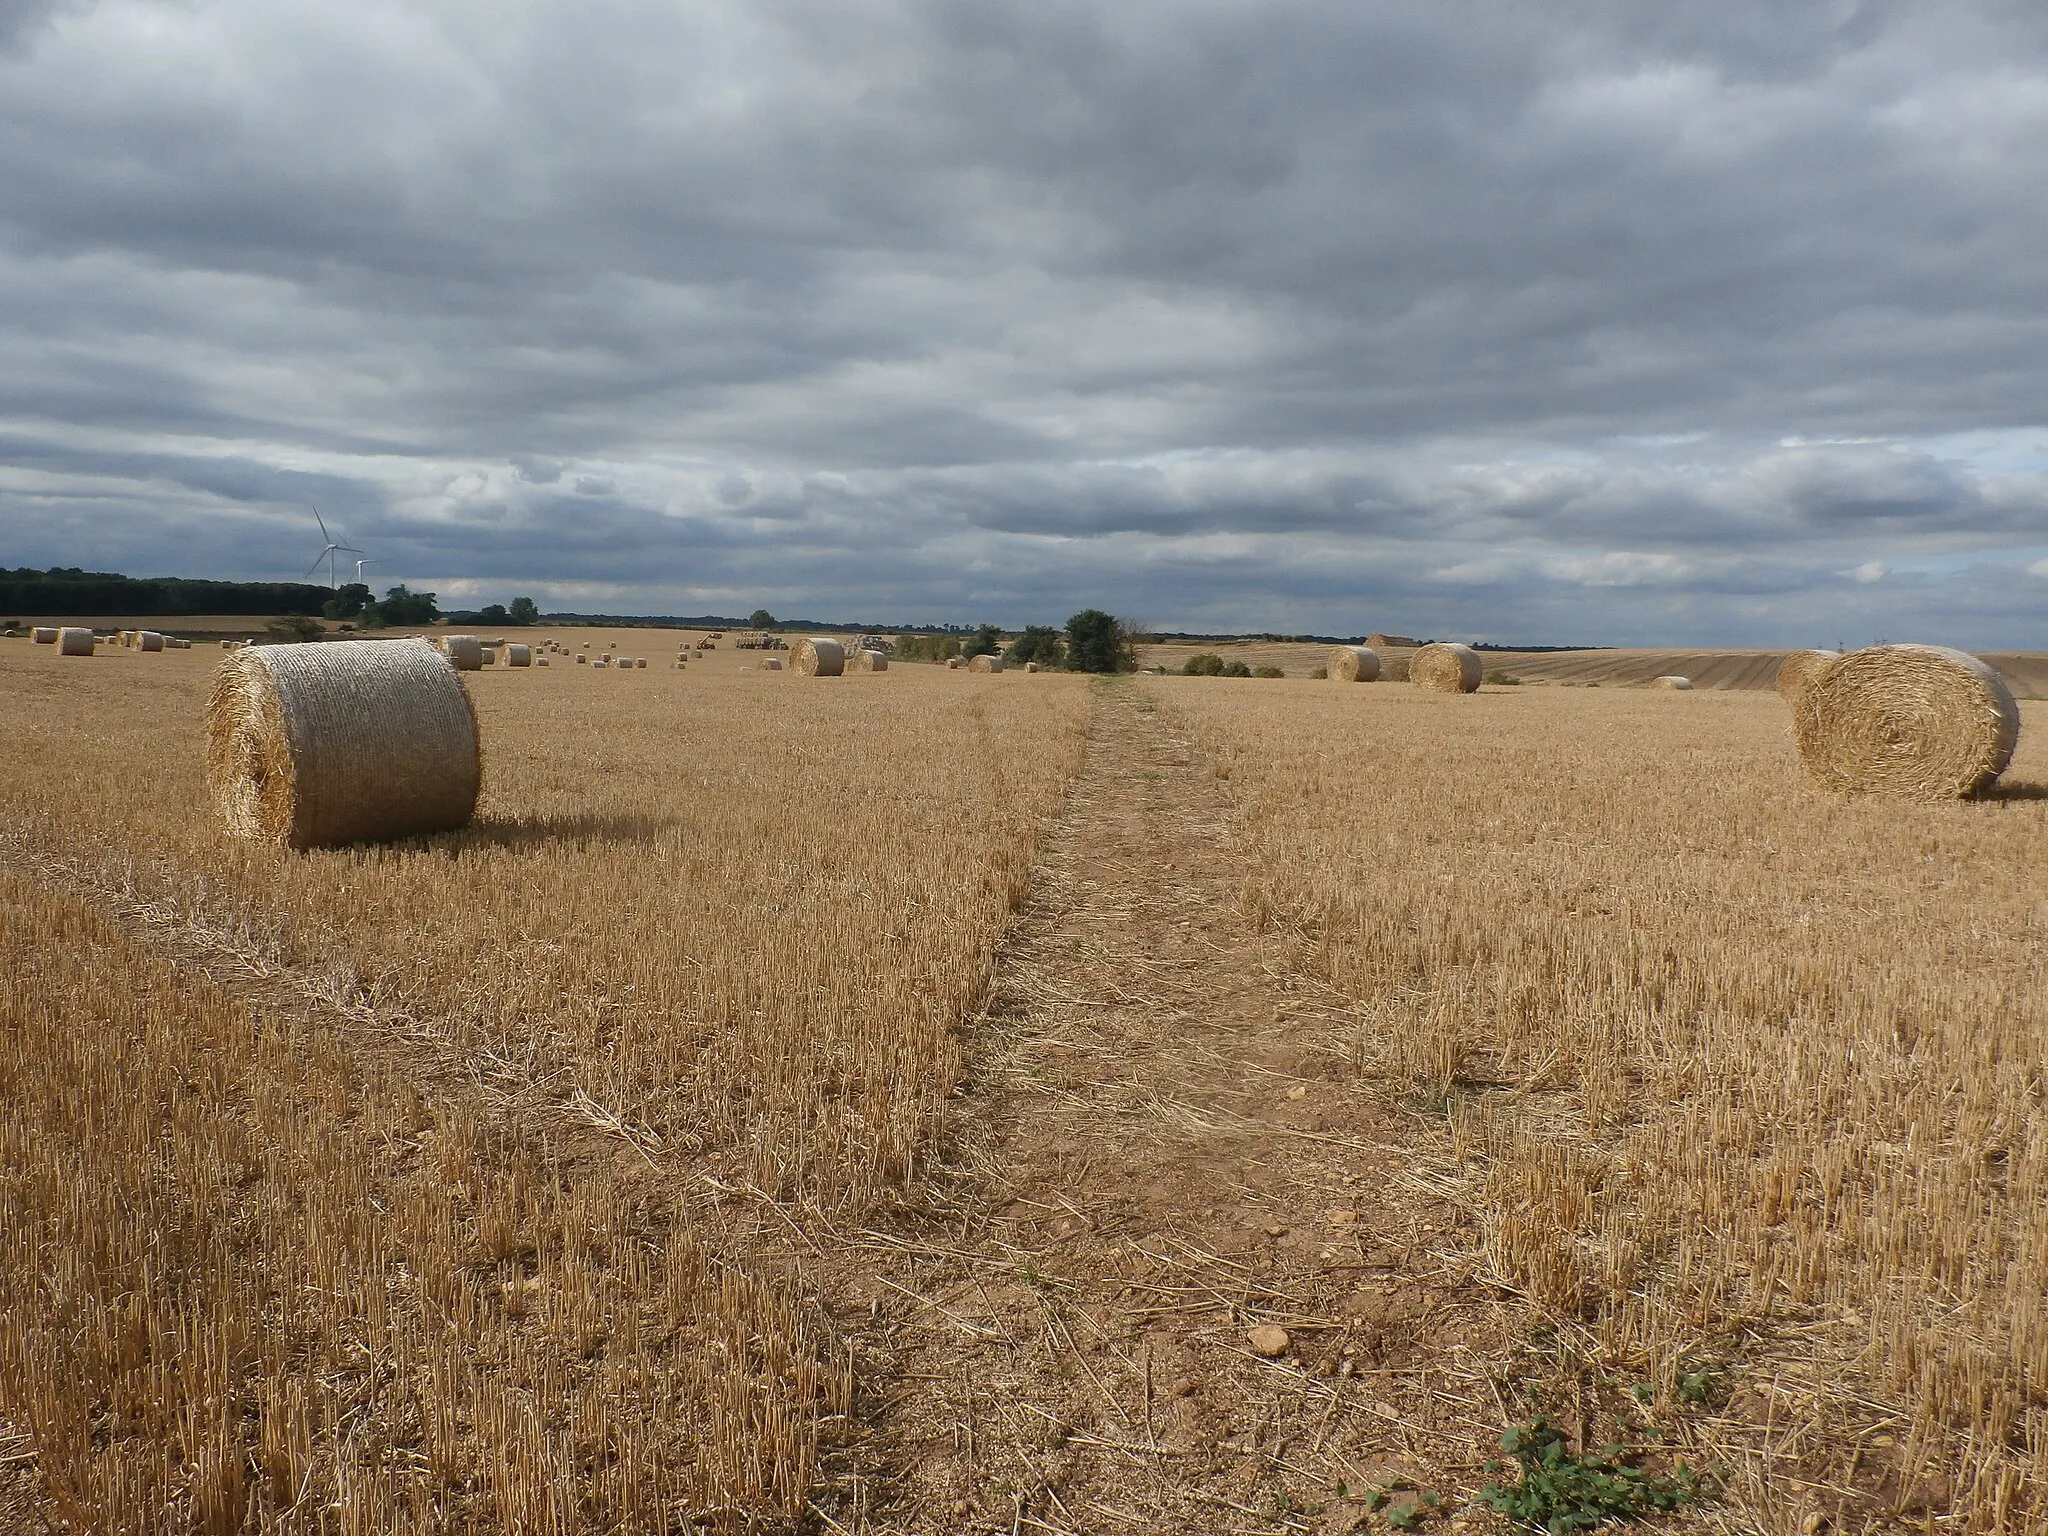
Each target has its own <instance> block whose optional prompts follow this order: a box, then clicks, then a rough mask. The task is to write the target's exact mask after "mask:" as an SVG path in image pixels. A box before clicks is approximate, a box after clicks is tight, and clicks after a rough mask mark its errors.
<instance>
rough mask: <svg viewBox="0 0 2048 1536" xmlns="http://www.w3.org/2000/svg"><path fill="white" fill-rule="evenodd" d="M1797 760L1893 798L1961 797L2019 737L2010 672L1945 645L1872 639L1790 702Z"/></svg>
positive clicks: (1846, 789) (2005, 757)
mask: <svg viewBox="0 0 2048 1536" xmlns="http://www.w3.org/2000/svg"><path fill="white" fill-rule="evenodd" d="M1792 735H1793V739H1794V740H1795V741H1797V742H1798V744H1799V757H1800V761H1802V762H1803V763H1805V764H1806V769H1807V772H1809V773H1811V774H1812V775H1813V776H1814V778H1815V779H1817V780H1818V781H1819V782H1820V783H1821V784H1822V785H1824V786H1825V787H1827V788H1828V789H1832V790H1837V791H1840V792H1842V793H1845V794H1868V795H1881V796H1884V797H1886V798H1888V799H1893V800H1921V801H1936V800H1961V799H1965V798H1967V797H1968V796H1970V795H1974V794H1976V793H1977V792H1978V791H1979V790H1982V789H1984V788H1986V787H1988V786H1989V785H1990V784H1991V782H1992V781H1993V780H1994V779H1996V778H1997V777H1998V776H1999V775H2000V774H2001V773H2003V772H2004V771H2005V765H2006V764H2007V763H2009V762H2011V761H2012V753H2013V748H2014V747H2016V746H2018V745H2019V739H2020V707H2019V704H2018V702H2017V701H2016V700H2015V699H2014V698H2013V696H2012V689H2010V688H2008V687H2007V686H2006V683H2005V679H2004V678H2002V677H2000V676H1999V675H1998V674H1997V673H1996V672H1994V671H1992V670H1991V668H1990V667H1988V666H1986V665H1985V664H1984V663H1983V662H1981V661H1979V660H1978V659H1977V658H1976V657H1974V656H1970V655H1966V654H1965V653H1964V652H1962V651H1952V650H1950V649H1948V648H1947V647H1946V646H1940V645H1874V646H1871V647H1870V648H1869V649H1867V650H1861V651H1851V652H1850V653H1849V654H1848V655H1846V656H1840V657H1837V658H1836V659H1835V660H1834V661H1832V662H1830V663H1829V664H1828V666H1827V668H1826V669H1825V670H1824V671H1823V672H1822V673H1821V674H1820V676H1818V677H1816V678H1814V679H1812V680H1811V681H1810V682H1809V683H1808V684H1807V685H1806V687H1805V690H1804V691H1803V692H1802V693H1800V695H1799V696H1798V698H1797V699H1796V700H1795V701H1794V702H1793V705H1792Z"/></svg>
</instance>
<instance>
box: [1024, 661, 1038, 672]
mask: <svg viewBox="0 0 2048 1536" xmlns="http://www.w3.org/2000/svg"><path fill="white" fill-rule="evenodd" d="M1024 670H1025V671H1026V672H1036V671H1037V670H1038V663H1037V662H1035V661H1027V662H1025V663H1024Z"/></svg>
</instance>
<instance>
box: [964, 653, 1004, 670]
mask: <svg viewBox="0 0 2048 1536" xmlns="http://www.w3.org/2000/svg"><path fill="white" fill-rule="evenodd" d="M967 670H968V671H970V672H1000V671H1002V670H1003V658H1002V657H1000V656H989V655H981V656H977V657H975V658H974V659H973V660H972V661H970V662H968V663H967Z"/></svg>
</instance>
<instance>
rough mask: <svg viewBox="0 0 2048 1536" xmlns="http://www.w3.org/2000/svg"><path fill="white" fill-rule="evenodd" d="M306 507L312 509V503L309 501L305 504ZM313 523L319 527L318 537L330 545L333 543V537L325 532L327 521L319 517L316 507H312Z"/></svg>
mask: <svg viewBox="0 0 2048 1536" xmlns="http://www.w3.org/2000/svg"><path fill="white" fill-rule="evenodd" d="M306 505H307V506H309V507H313V503H312V502H310V501H309V502H307V503H306ZM313 521H314V522H316V523H318V524H319V525H320V537H321V538H323V539H325V540H326V541H327V542H328V543H329V544H332V543H333V542H334V535H333V534H331V533H329V532H328V531H327V519H326V518H324V517H322V516H321V515H320V509H319V508H318V507H313Z"/></svg>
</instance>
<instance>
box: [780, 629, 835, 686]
mask: <svg viewBox="0 0 2048 1536" xmlns="http://www.w3.org/2000/svg"><path fill="white" fill-rule="evenodd" d="M789 667H790V670H791V671H792V672H795V673H798V674H799V675H801V676H803V677H837V676H839V675H840V674H841V673H842V672H844V671H845V670H846V647H845V646H843V645H841V644H840V643H839V642H838V641H837V640H828V639H826V638H824V637H823V636H822V635H809V636H806V637H805V638H804V639H802V640H799V641H797V643H796V644H795V645H793V646H791V647H790V648H789Z"/></svg>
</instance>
